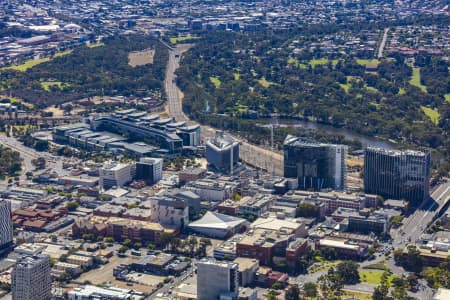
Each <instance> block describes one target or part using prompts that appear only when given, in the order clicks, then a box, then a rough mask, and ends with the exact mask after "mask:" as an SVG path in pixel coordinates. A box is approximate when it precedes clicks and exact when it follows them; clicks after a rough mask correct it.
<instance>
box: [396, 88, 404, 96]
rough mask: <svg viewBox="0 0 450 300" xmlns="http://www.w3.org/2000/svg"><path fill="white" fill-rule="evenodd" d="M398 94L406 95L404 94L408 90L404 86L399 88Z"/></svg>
mask: <svg viewBox="0 0 450 300" xmlns="http://www.w3.org/2000/svg"><path fill="white" fill-rule="evenodd" d="M398 94H399V95H404V94H406V90H405V89H404V88H400V89H399V90H398Z"/></svg>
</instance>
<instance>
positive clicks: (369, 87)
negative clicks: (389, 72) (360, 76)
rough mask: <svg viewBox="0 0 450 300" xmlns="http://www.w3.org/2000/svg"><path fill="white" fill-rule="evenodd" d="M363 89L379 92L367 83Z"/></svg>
mask: <svg viewBox="0 0 450 300" xmlns="http://www.w3.org/2000/svg"><path fill="white" fill-rule="evenodd" d="M365 89H366V90H368V91H371V92H373V93H378V92H380V91H379V90H377V89H376V88H374V87H373V86H368V85H366V86H365Z"/></svg>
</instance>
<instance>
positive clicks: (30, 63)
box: [3, 57, 50, 72]
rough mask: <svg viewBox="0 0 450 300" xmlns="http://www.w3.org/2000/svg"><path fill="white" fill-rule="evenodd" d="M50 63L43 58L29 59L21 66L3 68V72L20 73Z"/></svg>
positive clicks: (47, 59)
mask: <svg viewBox="0 0 450 300" xmlns="http://www.w3.org/2000/svg"><path fill="white" fill-rule="evenodd" d="M47 61H50V58H48V57H45V58H38V59H30V60H27V61H26V62H24V63H23V64H21V65H16V66H9V67H4V68H3V69H4V70H16V71H21V72H24V71H26V70H28V69H30V68H32V67H34V66H37V65H38V64H41V63H44V62H47Z"/></svg>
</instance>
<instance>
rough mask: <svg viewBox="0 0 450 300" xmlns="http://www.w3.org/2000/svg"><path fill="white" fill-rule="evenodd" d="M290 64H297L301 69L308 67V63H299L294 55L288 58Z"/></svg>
mask: <svg viewBox="0 0 450 300" xmlns="http://www.w3.org/2000/svg"><path fill="white" fill-rule="evenodd" d="M288 64H290V65H295V66H297V67H299V68H301V69H306V68H307V65H305V64H301V63H299V62H298V59H296V58H293V57H290V58H288Z"/></svg>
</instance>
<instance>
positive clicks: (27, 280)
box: [11, 254, 52, 300]
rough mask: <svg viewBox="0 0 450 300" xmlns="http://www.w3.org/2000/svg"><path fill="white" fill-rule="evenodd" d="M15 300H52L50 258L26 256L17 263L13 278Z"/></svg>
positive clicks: (42, 255) (13, 296)
mask: <svg viewBox="0 0 450 300" xmlns="http://www.w3.org/2000/svg"><path fill="white" fill-rule="evenodd" d="M11 282H12V299H13V300H48V299H51V284H52V281H51V277H50V257H49V256H48V255H44V254H38V255H35V256H24V257H22V258H21V259H19V260H18V261H17V264H16V266H15V267H14V270H13V272H12V276H11Z"/></svg>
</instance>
